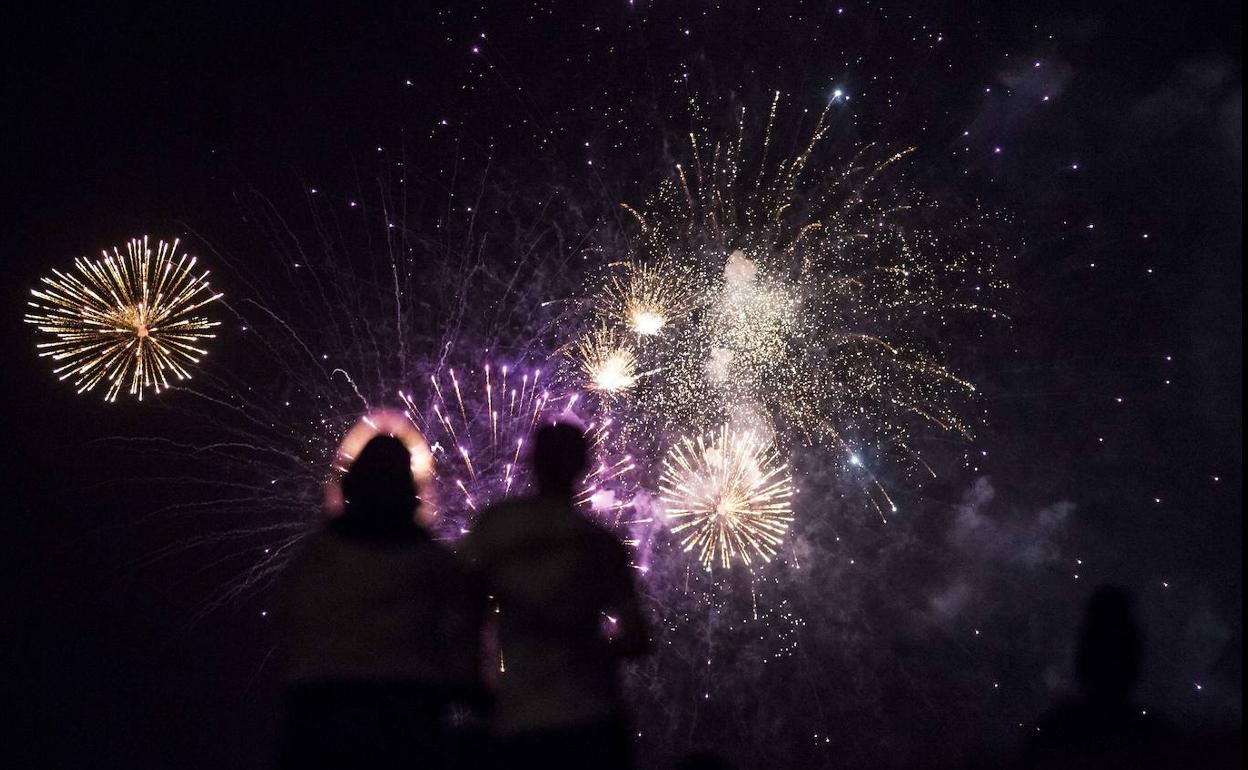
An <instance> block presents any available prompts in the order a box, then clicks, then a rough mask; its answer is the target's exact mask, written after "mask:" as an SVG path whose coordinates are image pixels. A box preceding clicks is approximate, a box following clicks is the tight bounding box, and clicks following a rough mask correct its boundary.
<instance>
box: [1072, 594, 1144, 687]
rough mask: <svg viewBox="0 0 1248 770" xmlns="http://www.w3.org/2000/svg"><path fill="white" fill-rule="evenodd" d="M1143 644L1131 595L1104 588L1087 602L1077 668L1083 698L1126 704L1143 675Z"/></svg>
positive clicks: (1077, 653) (1076, 660) (1076, 659)
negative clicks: (1141, 667) (1138, 679)
mask: <svg viewBox="0 0 1248 770" xmlns="http://www.w3.org/2000/svg"><path fill="white" fill-rule="evenodd" d="M1142 652H1143V643H1142V640H1141V638H1140V629H1139V626H1138V625H1137V624H1136V622H1135V613H1134V611H1133V608H1132V601H1131V594H1129V593H1128V592H1127V591H1126V590H1125V589H1122V588H1117V587H1115V586H1102V587H1100V588H1098V589H1097V590H1096V593H1094V594H1093V595H1092V599H1091V600H1090V601H1089V602H1088V611H1087V614H1086V615H1085V616H1084V620H1083V630H1082V632H1081V634H1080V637H1079V648H1078V650H1077V652H1076V653H1075V668H1076V673H1077V674H1078V676H1079V683H1080V684H1081V685H1082V686H1083V691H1084V694H1085V695H1086V696H1087V697H1088V699H1090V700H1094V701H1097V702H1101V703H1114V702H1119V703H1120V702H1123V701H1126V700H1127V699H1128V698H1129V697H1130V695H1131V690H1132V689H1133V688H1134V687H1135V682H1136V678H1137V677H1138V676H1139V673H1140V658H1141V656H1142Z"/></svg>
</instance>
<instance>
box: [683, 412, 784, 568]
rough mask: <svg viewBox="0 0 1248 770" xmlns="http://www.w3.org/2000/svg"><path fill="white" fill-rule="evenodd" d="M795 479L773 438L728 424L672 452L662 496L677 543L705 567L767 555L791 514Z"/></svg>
mask: <svg viewBox="0 0 1248 770" xmlns="http://www.w3.org/2000/svg"><path fill="white" fill-rule="evenodd" d="M792 495H793V484H792V479H791V477H790V475H789V471H788V468H787V467H786V466H785V465H784V463H782V462H780V460H779V458H778V456H777V454H776V452H775V450H774V449H773V448H772V447H771V445H770V444H769V443H768V442H766V441H764V440H762V439H761V438H760V437H759V436H758V435H757V434H755V433H753V432H740V431H736V430H733V429H730V428H728V427H727V426H723V427H721V428H720V429H719V431H718V432H717V433H714V434H712V435H710V436H709V437H704V436H699V437H698V438H697V439H696V440H694V439H690V438H687V437H686V438H684V439H682V440H681V441H680V442H678V443H677V444H676V445H675V446H673V447H672V449H671V450H670V451H669V452H668V455H667V458H666V459H665V461H664V463H663V471H662V476H661V480H660V499H661V500H662V501H663V503H664V504H665V506H666V507H667V516H668V519H669V520H670V521H672V522H674V524H673V526H672V533H673V534H676V535H680V536H681V538H680V546H681V548H683V549H684V550H685V551H686V552H694V553H696V554H697V558H698V561H700V562H701V563H702V566H703V567H706V568H707V569H709V568H711V567H712V566H713V565H718V566H720V567H723V568H727V567H728V566H729V565H730V564H731V563H732V562H733V560H737V559H739V560H740V561H741V562H742V563H743V564H745V565H747V566H749V565H751V564H753V563H754V560H755V559H756V558H757V559H761V560H762V561H764V562H767V561H770V560H771V558H772V557H773V556H775V554H776V549H777V547H778V546H779V545H780V543H781V542H782V540H783V537H784V533H785V532H786V531H787V530H788V528H789V523H790V522H791V521H792V520H793V516H792V508H791V506H790V498H791V497H792Z"/></svg>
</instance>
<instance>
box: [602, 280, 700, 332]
mask: <svg viewBox="0 0 1248 770" xmlns="http://www.w3.org/2000/svg"><path fill="white" fill-rule="evenodd" d="M600 301H602V302H603V303H604V306H605V307H606V308H607V310H608V312H609V313H610V314H613V315H614V316H615V317H616V319H618V321H619V322H620V323H621V324H623V325H624V326H625V327H626V328H628V329H629V330H630V331H632V332H633V333H634V334H637V335H638V336H641V337H652V336H657V335H660V334H662V333H663V330H664V329H665V328H667V327H668V325H669V324H671V323H672V322H673V321H675V320H677V319H680V318H682V317H683V316H684V315H685V314H686V313H688V312H689V310H690V309H692V308H693V306H694V303H695V296H694V294H693V293H692V292H690V291H689V290H688V289H687V287H686V286H685V284H684V282H683V281H681V280H679V273H678V271H676V270H675V269H672V268H671V267H670V266H668V265H645V264H641V263H636V262H629V263H625V265H624V267H623V270H622V271H620V272H619V273H616V274H614V275H612V276H611V279H610V281H608V282H607V284H606V286H605V287H604V289H603V292H602V297H601V298H600Z"/></svg>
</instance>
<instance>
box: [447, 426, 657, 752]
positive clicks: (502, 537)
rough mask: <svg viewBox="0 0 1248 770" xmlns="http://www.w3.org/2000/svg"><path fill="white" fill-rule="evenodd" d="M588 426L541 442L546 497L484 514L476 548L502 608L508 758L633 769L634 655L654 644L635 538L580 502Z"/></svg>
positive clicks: (472, 537)
mask: <svg viewBox="0 0 1248 770" xmlns="http://www.w3.org/2000/svg"><path fill="white" fill-rule="evenodd" d="M588 460H589V458H588V447H587V445H586V440H585V436H584V434H583V433H582V432H581V431H580V430H578V429H577V428H574V427H572V426H570V425H547V426H545V427H543V428H541V429H540V430H539V431H538V433H537V436H536V438H535V440H534V445H533V451H532V457H531V462H532V465H533V471H534V475H535V476H536V480H537V494H536V495H535V496H533V497H530V498H525V499H517V500H511V501H508V502H504V503H502V504H500V505H497V506H493V507H491V508H489V509H487V510H486V511H484V512H483V513H482V514H481V517H480V519H479V521H478V522H477V524H476V526H475V527H473V530H472V532H471V533H470V534H469V535H468V537H467V538H466V541H465V543H464V556H465V558H466V559H467V560H468V561H469V563H470V564H471V565H472V566H473V568H474V569H475V570H476V571H477V572H478V574H479V576H480V577H481V578H482V580H483V581H484V583H485V585H486V587H487V589H488V590H489V591H490V593H491V594H492V595H493V596H494V597H495V598H496V599H497V601H498V606H499V614H498V636H499V640H498V641H499V657H500V661H499V662H500V664H501V665H500V666H499V668H500V669H501V670H500V673H499V674H498V686H497V687H498V700H497V713H496V715H495V722H494V729H495V732H496V734H497V736H498V744H499V754H500V758H501V759H502V761H501V762H500V764H505V766H507V767H542V768H550V769H554V768H572V767H575V768H595V769H606V768H628V767H632V753H633V752H632V738H631V736H630V734H629V729H628V724H627V719H626V715H625V713H624V707H623V702H622V699H621V695H620V685H619V680H618V668H619V663H620V660H621V659H622V658H626V657H630V656H636V655H641V654H643V653H645V652H646V651H647V650H648V648H649V639H648V637H647V635H646V630H645V627H644V622H643V620H642V616H641V611H640V608H639V606H638V601H637V595H636V591H635V588H634V585H633V576H632V568H631V567H630V566H629V559H628V553H627V551H626V550H625V548H624V545H623V544H622V543H621V542H620V541H619V540H618V539H617V538H616V537H615V536H614V535H613V534H611V533H610V532H609V531H607V530H606V529H604V528H602V527H600V526H598V525H597V524H595V523H594V522H592V521H590V520H589V519H587V518H585V516H583V515H582V514H581V513H580V512H579V511H578V510H577V509H576V505H575V503H574V502H573V499H574V494H575V489H576V485H577V482H578V481H579V480H580V478H581V476H582V474H583V473H584V471H585V468H586V467H587V463H588Z"/></svg>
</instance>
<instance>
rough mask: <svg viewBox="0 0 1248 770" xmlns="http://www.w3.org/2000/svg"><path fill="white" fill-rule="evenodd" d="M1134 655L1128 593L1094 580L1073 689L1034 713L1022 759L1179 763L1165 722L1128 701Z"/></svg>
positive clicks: (1138, 656)
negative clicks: (1049, 707)
mask: <svg viewBox="0 0 1248 770" xmlns="http://www.w3.org/2000/svg"><path fill="white" fill-rule="evenodd" d="M1142 659H1143V640H1142V638H1141V634H1140V629H1139V626H1138V625H1137V624H1136V622H1135V614H1134V611H1133V608H1132V600H1131V596H1130V594H1128V593H1127V592H1126V591H1125V590H1123V589H1121V588H1115V587H1112V586H1104V587H1101V588H1098V589H1097V590H1096V592H1095V593H1094V594H1093V596H1092V599H1091V600H1090V601H1089V603H1088V610H1087V614H1086V616H1085V617H1084V621H1083V627H1082V630H1081V631H1080V636H1079V644H1078V649H1077V650H1076V653H1075V673H1076V676H1077V677H1078V680H1079V685H1080V693H1079V695H1078V696H1077V697H1074V698H1071V699H1069V700H1067V701H1066V702H1064V703H1062V704H1061V705H1059V706H1058V707H1057V708H1055V709H1054V710H1053V711H1051V712H1049V713H1048V714H1046V715H1045V716H1044V717H1042V718H1041V720H1040V723H1039V724H1038V725H1037V730H1036V731H1035V732H1034V733H1033V734H1032V736H1031V740H1030V743H1029V745H1028V747H1027V754H1026V765H1027V766H1028V767H1030V768H1037V770H1039V769H1041V768H1043V769H1045V770H1047V769H1048V768H1062V769H1063V770H1079V769H1080V768H1113V767H1123V768H1130V769H1131V770H1138V768H1163V767H1164V768H1169V767H1181V766H1182V763H1181V762H1178V761H1177V760H1178V756H1177V745H1176V744H1177V742H1176V740H1175V736H1174V734H1173V733H1172V732H1171V730H1170V729H1169V728H1168V727H1167V726H1166V724H1165V723H1164V722H1162V721H1161V720H1159V719H1157V718H1156V717H1152V716H1149V715H1148V714H1147V713H1146V710H1145V709H1142V708H1140V707H1139V706H1138V705H1135V704H1134V703H1133V702H1132V699H1131V694H1132V691H1133V690H1134V689H1135V684H1136V681H1137V679H1138V678H1139V675H1140V664H1141V661H1142Z"/></svg>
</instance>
